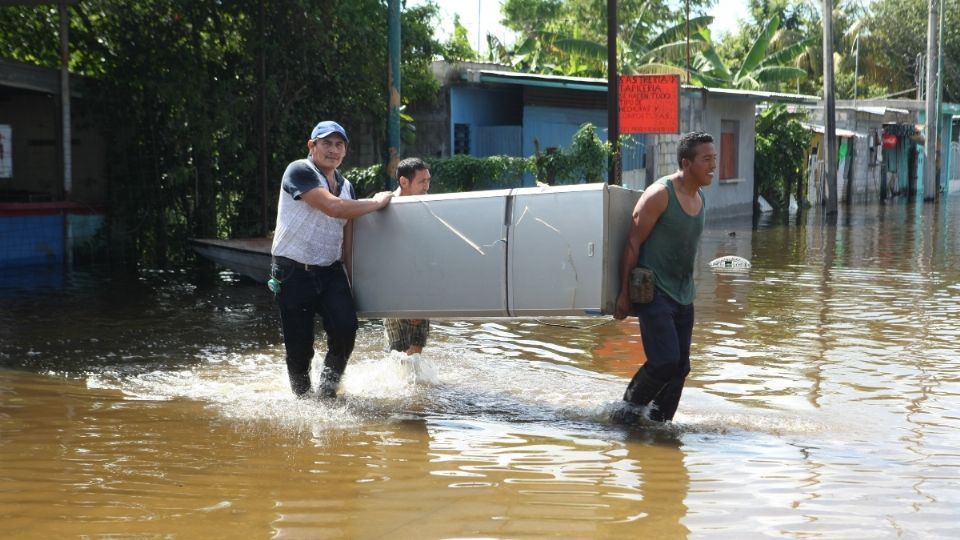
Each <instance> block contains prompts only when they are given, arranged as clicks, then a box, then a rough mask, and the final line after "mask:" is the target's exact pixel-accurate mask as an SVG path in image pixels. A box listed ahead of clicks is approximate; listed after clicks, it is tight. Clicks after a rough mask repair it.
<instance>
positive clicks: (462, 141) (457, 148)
mask: <svg viewBox="0 0 960 540" xmlns="http://www.w3.org/2000/svg"><path fill="white" fill-rule="evenodd" d="M453 153H454V154H469V153H470V124H454V125H453Z"/></svg>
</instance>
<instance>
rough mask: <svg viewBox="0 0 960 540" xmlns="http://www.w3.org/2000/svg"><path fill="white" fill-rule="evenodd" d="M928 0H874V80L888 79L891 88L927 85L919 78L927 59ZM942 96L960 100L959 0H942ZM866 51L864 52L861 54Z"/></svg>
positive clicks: (869, 24) (871, 22) (870, 24)
mask: <svg viewBox="0 0 960 540" xmlns="http://www.w3.org/2000/svg"><path fill="white" fill-rule="evenodd" d="M927 5H928V4H927V2H926V1H923V0H875V1H874V2H873V3H872V4H871V12H870V16H869V19H868V21H867V27H868V28H869V30H870V34H869V39H867V40H866V43H868V44H869V47H870V53H871V57H873V58H875V62H876V70H875V71H873V72H868V76H869V77H870V80H871V82H874V83H882V82H888V84H889V87H890V90H891V91H899V90H908V89H910V88H913V87H915V86H917V83H919V84H920V86H921V87H922V86H923V85H924V84H925V81H924V80H923V79H921V80H917V77H918V75H919V73H920V69H918V68H919V66H918V60H919V61H920V62H921V65H924V64H923V63H925V62H926V60H924V58H925V57H926V51H927V13H928V12H927ZM943 19H944V20H943V46H942V49H941V50H942V51H943V58H944V63H943V67H944V69H943V73H944V78H943V99H944V101H951V102H958V101H960V0H943ZM863 54H864V53H863V52H861V55H863Z"/></svg>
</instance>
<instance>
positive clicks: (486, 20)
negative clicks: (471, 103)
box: [407, 0, 747, 54]
mask: <svg viewBox="0 0 960 540" xmlns="http://www.w3.org/2000/svg"><path fill="white" fill-rule="evenodd" d="M433 1H434V3H435V4H437V5H438V6H439V7H440V17H441V20H442V23H441V25H440V27H439V28H437V37H438V38H439V39H440V40H441V41H443V40H446V39H447V38H448V37H449V35H450V30H451V29H452V28H453V16H454V15H455V14H456V15H460V24H462V25H463V26H464V27H466V29H467V32H468V34H469V36H470V45H471V46H473V48H474V49H477V48H478V47H477V44H478V37H479V44H480V47H479V49H480V52H481V54H483V53H486V51H487V40H486V35H487V34H488V33H490V34H493V35H495V36H497V37H500V38H502V39H501V41H505V42H506V43H511V42H512V40H511V39H509V36H512V35H513V34H512V32H510V31H509V30H507V29H506V28H504V27H503V26H501V25H500V18H501V17H502V16H501V15H500V0H433ZM425 2H426V0H407V5H408V6H416V5H419V4H423V3H425ZM711 11H712V13H710V14H711V15H713V16H714V17H715V19H714V21H713V24H712V25H710V31H711V32H712V33H713V34H714V36H719V35H720V34H722V33H729V32H732V31H734V30H735V29H736V28H737V26H738V20H739V19H745V18H746V17H747V0H718V1H717V4H716V5H715V6H714V7H713V8H712V10H711ZM478 31H479V32H478Z"/></svg>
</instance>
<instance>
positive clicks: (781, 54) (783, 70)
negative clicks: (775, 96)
mask: <svg viewBox="0 0 960 540" xmlns="http://www.w3.org/2000/svg"><path fill="white" fill-rule="evenodd" d="M779 29H780V17H778V16H776V15H775V16H773V17H772V18H771V19H770V20H769V21H768V22H767V25H766V26H765V27H764V29H763V31H762V32H761V33H760V35H759V36H757V39H756V40H755V41H754V42H753V45H751V47H750V51H749V52H747V55H746V56H745V57H744V59H743V62H742V63H741V64H740V67H739V68H738V69H737V70H736V71H731V70H730V69H729V68H728V67H727V65H726V64H725V63H724V62H723V60H722V59H721V58H720V55H719V54H717V51H716V49H715V48H714V46H713V41H712V40H711V39H710V31H709V30H707V29H702V30H701V31H700V34H701V37H702V38H703V42H704V45H705V46H704V48H703V49H702V50H701V51H700V52H699V53H698V54H697V58H696V60H695V61H694V66H693V67H694V69H693V73H692V76H693V79H694V82H696V83H698V84H701V85H703V86H713V87H726V88H739V89H742V90H761V89H770V88H775V87H776V86H777V85H778V84H779V83H783V82H787V81H795V80H799V79H803V78H805V77H806V76H807V72H806V70H803V69H801V68H799V67H796V66H794V65H791V64H792V63H793V62H794V61H795V60H796V59H797V58H798V57H799V56H800V55H801V54H802V53H803V52H804V51H806V50H807V49H808V48H809V46H810V45H811V43H813V39H812V38H807V39H803V40H800V41H798V42H796V43H793V44H791V45H788V46H786V47H784V48H782V49H779V50H777V51H775V52H773V53H771V54H768V49H769V48H770V45H771V43H772V42H774V41H775V38H776V37H777V33H778V31H779Z"/></svg>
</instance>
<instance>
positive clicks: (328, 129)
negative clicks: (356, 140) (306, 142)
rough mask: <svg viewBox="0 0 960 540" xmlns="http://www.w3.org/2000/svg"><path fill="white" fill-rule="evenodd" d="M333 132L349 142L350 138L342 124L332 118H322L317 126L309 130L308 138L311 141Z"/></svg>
mask: <svg viewBox="0 0 960 540" xmlns="http://www.w3.org/2000/svg"><path fill="white" fill-rule="evenodd" d="M334 133H336V134H337V135H340V136H341V137H343V140H344V141H346V142H348V143H349V142H350V139H348V138H347V130H345V129H343V126H341V125H340V124H338V123H336V122H334V121H333V120H324V121H323V122H320V123H319V124H317V127H315V128H313V131H311V132H310V140H311V141H312V140H313V139H316V138H318V137H319V138H321V139H324V138H326V137H329V136H330V135H333V134H334Z"/></svg>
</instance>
